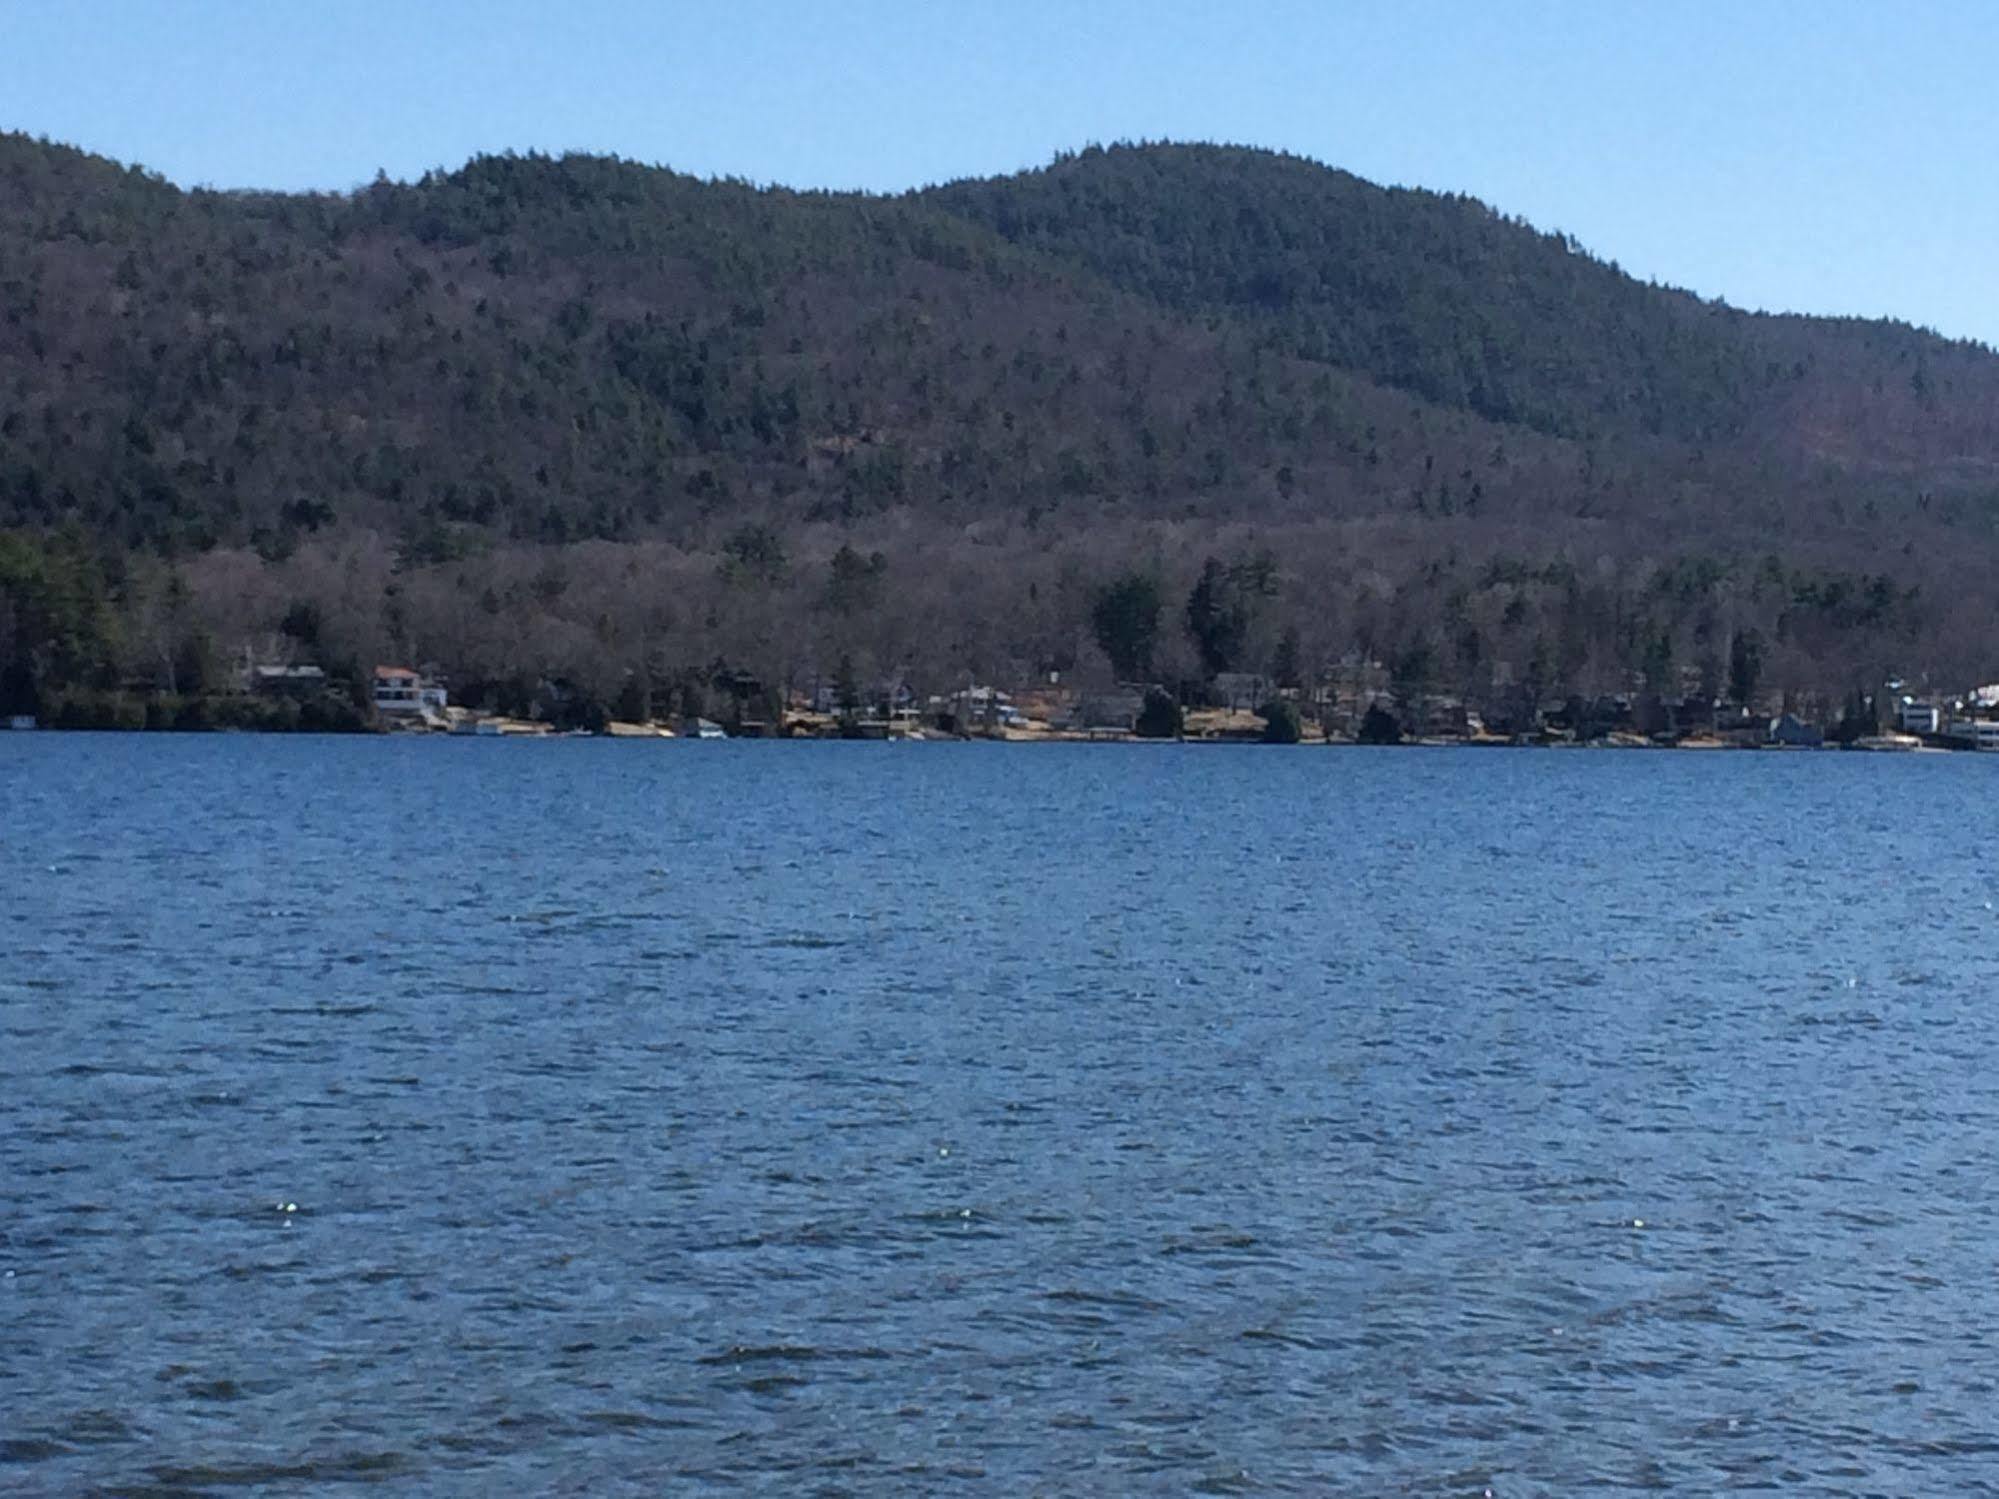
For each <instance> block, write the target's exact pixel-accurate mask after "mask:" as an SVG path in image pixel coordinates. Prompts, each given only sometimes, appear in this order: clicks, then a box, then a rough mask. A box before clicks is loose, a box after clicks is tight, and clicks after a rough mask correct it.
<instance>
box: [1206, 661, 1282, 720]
mask: <svg viewBox="0 0 1999 1499" xmlns="http://www.w3.org/2000/svg"><path fill="white" fill-rule="evenodd" d="M1214 696H1215V706H1216V707H1218V708H1223V709H1226V710H1227V711H1228V712H1230V713H1254V712H1255V711H1256V710H1257V709H1258V708H1261V707H1262V706H1263V705H1264V704H1265V703H1267V702H1269V701H1270V700H1271V698H1273V697H1274V696H1276V692H1275V690H1274V689H1273V688H1272V686H1271V682H1270V678H1268V677H1266V676H1264V675H1262V674H1261V673H1259V672H1253V671H1220V672H1216V673H1215V685H1214Z"/></svg>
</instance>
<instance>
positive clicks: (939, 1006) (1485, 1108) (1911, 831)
mask: <svg viewBox="0 0 1999 1499" xmlns="http://www.w3.org/2000/svg"><path fill="white" fill-rule="evenodd" d="M1995 778H1999V761H1994V760H1986V759H1983V758H1979V757H1971V756H1964V757H1955V758H1939V759H1930V758H1921V759H1910V758H1900V757H1870V756H1837V755H1807V756H1799V757H1786V756H1749V755H1742V756H1709V757H1698V756H1666V755H1618V754H1600V755H1599V754H1568V755H1563V754H1552V753H1550V754H1535V753H1526V752H1520V753H1507V754H1478V753H1471V752H1466V753H1455V752H1443V751H1436V752H1418V751H1402V752H1396V751H1385V752H1368V751H1317V752H1315V751H1258V750H1240V751H1237V750H1210V749H1191V748H1190V749H1177V748H1159V749H1094V750H1092V749H1077V750H1073V751H1071V750H1063V749H1043V750H1004V749H992V748H981V747H972V746H963V747H959V746H936V747H916V746H879V745H854V746H845V745H823V746H810V747H803V746H778V745H744V744H726V745H699V746H697V745H662V744H634V743H615V742H609V743H599V742H563V743H548V744H530V743H491V742H488V743H480V744H474V743H450V744H446V743H427V744H424V743H397V742H366V743H350V742H340V741H308V740H259V739H249V738H206V739H185V740H183V739H170V740H162V739H158V738H146V739H140V738H137V737H125V738H112V737H104V738H89V737H81V738H80V737H71V736H56V735H39V736H26V735H23V736H13V737H11V738H10V737H6V736H0V856H4V857H0V949H4V951H5V955H6V956H5V961H4V966H0V1189H4V1198H3V1199H0V1205H3V1206H4V1216H0V1274H4V1276H5V1279H4V1280H0V1490H9V1489H21V1490H23V1491H26V1492H49V1493H64V1492H74V1491H77V1490H81V1489H88V1488H91V1487H94V1486H105V1487H113V1488H119V1489H121V1490H143V1489H145V1488H146V1487H147V1486H154V1487H156V1488H158V1489H161V1490H164V1491H175V1490H189V1489H191V1490H208V1489H227V1488H229V1487H231V1486H233V1485H244V1484H251V1485H258V1484H262V1485H268V1486H273V1487H278V1488H285V1489H291V1490H307V1491H310V1490H324V1491H329V1492H333V1491H344V1490H346V1489H349V1488H351V1487H355V1486H360V1485H366V1484H370V1483H379V1484H384V1485H387V1486H388V1487H390V1488H394V1489H398V1490H423V1491H433V1492H464V1493H482V1492H491V1491H493V1490H495V1489H498V1488H500V1487H502V1486H503V1485H508V1484H511V1485H515V1486H517V1487H518V1488H520V1489H521V1490H522V1491H529V1492H532V1491H539V1490H546V1489H550V1488H556V1489H562V1490H565V1491H572V1492H591V1493H606V1492H622V1491H629V1492H637V1493H644V1492H658V1491H661V1490H664V1489H671V1490H675V1491H684V1492H698V1491H700V1490H701V1489H702V1488H704V1487H708V1486H712V1487H714V1488H717V1489H721V1488H741V1487H746V1486H747V1487H752V1488H765V1489H769V1490H771V1491H774V1492H818V1493H829V1494H830V1493H843V1492H909V1493H927V1492H931V1491H934V1490H937V1489H940V1488H943V1487H946V1486H950V1487H955V1488H960V1489H964V1490H966V1491H970V1492H995V1493H1020V1492H1047V1493H1108V1492H1170V1493H1180V1492H1190V1491H1205V1492H1217V1493H1236V1492H1240V1493H1263V1492H1274V1493H1284V1492H1292V1493H1323V1492H1341V1493H1353V1494H1396V1493H1411V1494H1448V1493H1466V1494H1478V1493H1481V1492H1482V1491H1483V1490H1484V1489H1485V1488H1487V1487H1488V1486H1489V1487H1490V1488H1492V1489H1493V1491H1494V1492H1495V1493H1497V1494H1499V1495H1502V1496H1507V1495H1523V1494H1575V1493H1580V1492H1584V1491H1593V1492H1613V1491H1626V1490H1641V1489H1643V1490H1665V1491H1680V1492H1687V1493H1710V1492H1720V1491H1728V1490H1733V1489H1749V1488H1757V1487H1762V1488H1772V1487H1774V1488H1780V1489H1786V1490H1789V1489H1806V1490H1809V1491H1812V1492H1818V1493H1833V1494H1863V1493H1898V1494H1903V1493H1919V1492H1920V1493H1946V1492H1948V1493H1972V1492H1999V1434H1995V1433H1999V1426H1995V1423H1994V1420H1993V1416H1992V1412H1993V1411H1994V1410H1995V1409H1999V1399H1995V1391H1994V1387H1993V1380H1994V1378H1995V1377H1999V1375H1996V1374H1995V1371H1999V1364H1995V1361H1994V1354H1995V1348H1994V1346H1993V1345H1994V1338H1995V1331H1999V1302H1995V1290H1994V1271H1995V1260H1999V1208H1995V1197H1994V1193H1993V1190H1992V1181H1993V1165H1994V1162H1993V1146H1994V1138H1995V1137H1994V1133H1993V1125H1994V1122H1995V1121H1994V1108H1993V1102H1992V1097H1993V1095H1992V1079H1993V1077H1994V1075H1995V1066H1994V1063H1995V1050H1999V1048H1996V1047H1995V1042H1994V1038H1993V1029H1994V1028H1993V1024H1992V1023H1991V1021H1990V1018H1989V1012H1990V1009H1991V1006H1992V1005H1993V1003H1994V1002H1995V982H1994V981H1995V979H1999V913H1995V908H1994V907H1995V901H1999V867H1995V855H1994V853H1993V852H1992V848H1993V843H1992V834H1993V831H1994V829H1993V817H1992V814H1991V812H1990V808H1991V807H1992V806H1993V805H1994V793H1995V790H1999V779H1995ZM291 1204H296V1211H291V1210H289V1205H291ZM1641 1224H1642V1226H1641Z"/></svg>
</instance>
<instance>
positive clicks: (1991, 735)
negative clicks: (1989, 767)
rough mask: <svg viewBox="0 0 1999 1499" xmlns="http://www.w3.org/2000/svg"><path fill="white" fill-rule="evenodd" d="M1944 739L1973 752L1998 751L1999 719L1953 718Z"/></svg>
mask: <svg viewBox="0 0 1999 1499" xmlns="http://www.w3.org/2000/svg"><path fill="white" fill-rule="evenodd" d="M1944 737H1945V738H1947V739H1950V740H1952V741H1954V742H1955V743H1957V744H1959V745H1961V746H1963V747H1965V748H1967V749H1975V750H1999V719H1993V718H1953V719H1952V720H1951V721H1950V723H1949V725H1948V727H1947V728H1946V729H1945V731H1944Z"/></svg>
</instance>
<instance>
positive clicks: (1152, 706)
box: [1132, 687, 1186, 739]
mask: <svg viewBox="0 0 1999 1499" xmlns="http://www.w3.org/2000/svg"><path fill="white" fill-rule="evenodd" d="M1185 726H1186V725H1185V720H1184V719H1183V718H1182V716H1181V713H1180V704H1179V703H1178V702H1177V701H1175V700H1174V697H1173V694H1172V693H1170V692H1166V691H1164V690H1162V689H1160V688H1158V687H1148V688H1147V689H1146V690H1145V706H1144V707H1142V708H1140V709H1139V710H1138V722H1137V723H1135V724H1134V725H1132V732H1133V733H1134V734H1136V735H1137V736H1138V737H1139V738H1140V739H1178V738H1179V737H1180V733H1181V730H1182V729H1183V728H1184V727H1185Z"/></svg>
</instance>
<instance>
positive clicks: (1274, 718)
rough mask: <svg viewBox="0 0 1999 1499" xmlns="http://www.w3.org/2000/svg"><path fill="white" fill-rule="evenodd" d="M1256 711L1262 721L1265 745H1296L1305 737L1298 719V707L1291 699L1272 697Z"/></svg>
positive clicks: (1303, 727)
mask: <svg viewBox="0 0 1999 1499" xmlns="http://www.w3.org/2000/svg"><path fill="white" fill-rule="evenodd" d="M1256 711H1257V715H1258V717H1260V718H1262V720H1263V742H1264V743H1265V744H1296V743H1297V742H1298V741H1299V740H1300V739H1302V738H1304V737H1305V726H1304V724H1303V723H1301V722H1300V721H1299V718H1298V705H1297V704H1296V703H1294V702H1292V701H1291V699H1289V698H1286V697H1274V698H1272V699H1271V700H1270V701H1269V702H1267V703H1265V704H1264V705H1263V706H1262V707H1261V708H1258V709H1257V710H1256Z"/></svg>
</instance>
